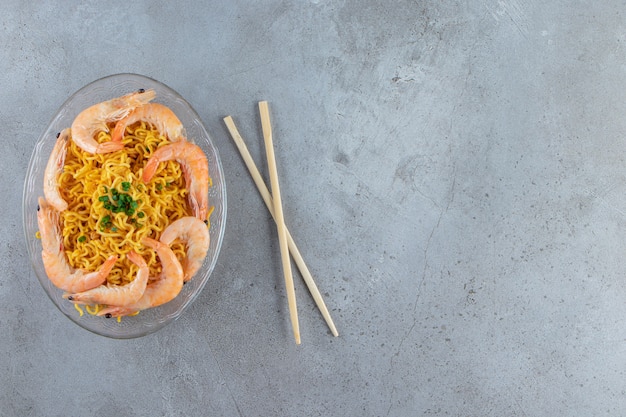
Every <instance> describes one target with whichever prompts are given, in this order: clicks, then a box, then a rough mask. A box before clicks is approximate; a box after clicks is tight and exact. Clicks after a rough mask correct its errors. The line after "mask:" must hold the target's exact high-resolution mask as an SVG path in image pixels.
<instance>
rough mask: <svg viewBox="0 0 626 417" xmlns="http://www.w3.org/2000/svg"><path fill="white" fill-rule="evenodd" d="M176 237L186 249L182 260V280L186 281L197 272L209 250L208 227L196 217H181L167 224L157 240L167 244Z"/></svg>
mask: <svg viewBox="0 0 626 417" xmlns="http://www.w3.org/2000/svg"><path fill="white" fill-rule="evenodd" d="M176 239H180V240H181V241H182V242H183V243H184V244H185V247H186V249H187V251H186V252H187V257H186V258H185V260H184V261H183V271H184V276H183V281H185V282H187V281H189V280H190V279H191V278H193V276H194V275H195V274H196V272H198V270H199V269H200V267H201V266H202V263H203V262H204V258H205V257H206V254H207V251H208V250H209V243H210V242H211V238H210V236H209V229H208V228H207V226H206V224H204V222H203V221H202V220H200V219H198V218H196V217H192V216H189V217H183V218H180V219H178V220H176V221H174V222H173V223H171V224H170V225H169V226H167V228H166V229H165V230H164V231H163V233H162V234H161V237H160V239H159V240H160V241H161V242H163V243H165V244H166V245H168V246H169V245H171V244H172V242H173V241H174V240H176Z"/></svg>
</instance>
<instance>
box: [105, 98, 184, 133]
mask: <svg viewBox="0 0 626 417" xmlns="http://www.w3.org/2000/svg"><path fill="white" fill-rule="evenodd" d="M138 121H146V122H148V123H151V124H153V125H154V126H155V127H156V128H157V130H158V131H159V132H160V133H161V134H163V135H166V136H167V138H168V139H169V140H170V141H171V142H178V141H180V140H185V129H184V127H183V124H182V123H181V121H180V120H179V119H178V117H177V116H176V114H175V113H174V112H173V111H172V110H171V109H170V108H169V107H167V106H164V105H163V104H159V103H148V104H146V105H143V106H141V107H137V108H136V109H134V110H133V111H132V112H130V114H129V115H128V116H126V117H124V118H123V119H121V120H120V121H119V122H117V123H116V125H115V129H113V133H112V134H111V140H113V141H116V142H121V141H122V139H124V133H125V132H126V127H127V126H130V125H132V124H133V123H136V122H138Z"/></svg>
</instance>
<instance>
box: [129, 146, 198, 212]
mask: <svg viewBox="0 0 626 417" xmlns="http://www.w3.org/2000/svg"><path fill="white" fill-rule="evenodd" d="M171 160H175V161H176V162H178V163H179V164H180V165H181V168H182V170H183V174H184V175H185V183H186V185H187V189H188V191H189V205H190V206H191V209H192V211H193V213H194V216H196V217H197V218H198V219H200V220H202V221H206V220H207V214H208V208H209V196H208V193H209V164H208V161H207V158H206V155H205V154H204V152H203V151H202V149H201V148H200V147H199V146H198V145H195V144H193V143H191V142H187V141H181V142H175V143H170V144H168V145H164V146H162V147H160V148H158V149H157V150H156V151H155V152H154V153H153V154H152V156H151V157H150V159H148V162H146V165H145V167H144V169H143V175H142V177H141V178H142V180H143V182H144V183H148V182H150V180H151V179H152V177H153V176H154V174H155V173H156V170H157V167H158V165H159V163H160V162H165V161H171Z"/></svg>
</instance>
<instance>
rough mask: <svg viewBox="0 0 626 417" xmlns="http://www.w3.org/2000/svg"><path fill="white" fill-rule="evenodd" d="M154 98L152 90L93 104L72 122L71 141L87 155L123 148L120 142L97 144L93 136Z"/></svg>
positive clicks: (154, 94) (106, 129)
mask: <svg viewBox="0 0 626 417" xmlns="http://www.w3.org/2000/svg"><path fill="white" fill-rule="evenodd" d="M154 97H156V93H155V91H154V90H139V91H136V92H134V93H130V94H126V95H125V96H121V97H117V98H114V99H111V100H107V101H103V102H101V103H98V104H94V105H93V106H91V107H88V108H87V109H85V110H83V111H82V112H81V113H80V114H79V115H78V116H76V118H75V119H74V121H73V122H72V140H73V141H74V143H76V145H77V146H78V147H79V148H81V149H82V150H84V151H85V152H88V153H92V154H94V153H109V152H115V151H119V150H120V149H122V148H123V147H124V144H123V143H122V142H121V141H109V142H104V143H98V142H97V141H96V140H95V139H94V135H95V133H96V132H99V131H108V127H107V123H109V122H116V121H118V120H120V119H122V118H124V117H126V116H127V115H128V114H129V113H130V112H131V111H132V110H133V109H135V108H136V107H139V106H142V105H144V104H146V103H148V102H149V101H151V100H152V99H154Z"/></svg>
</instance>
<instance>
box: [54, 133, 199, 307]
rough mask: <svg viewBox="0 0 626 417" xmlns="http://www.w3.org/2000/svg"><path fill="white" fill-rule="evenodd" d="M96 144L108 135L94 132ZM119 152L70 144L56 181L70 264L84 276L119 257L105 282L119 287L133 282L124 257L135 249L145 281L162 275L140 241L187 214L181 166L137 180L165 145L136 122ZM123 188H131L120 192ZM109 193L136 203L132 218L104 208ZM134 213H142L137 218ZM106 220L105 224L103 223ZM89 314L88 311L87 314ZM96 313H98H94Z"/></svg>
mask: <svg viewBox="0 0 626 417" xmlns="http://www.w3.org/2000/svg"><path fill="white" fill-rule="evenodd" d="M96 139H97V140H98V141H99V142H104V141H110V140H111V136H110V134H109V133H107V132H99V133H98V134H97V136H96ZM123 142H124V145H125V146H124V149H123V150H122V151H118V152H114V153H110V154H103V155H94V154H88V153H85V152H83V151H82V150H81V149H80V148H78V147H77V146H76V145H75V144H74V143H73V142H72V141H70V144H69V145H68V152H67V157H66V161H65V166H64V170H63V173H62V174H61V175H60V176H59V183H60V189H61V190H62V193H63V197H64V199H65V201H67V202H68V206H69V207H68V209H67V210H65V211H64V212H62V213H61V218H62V223H63V231H62V234H63V245H64V249H65V253H66V255H67V258H68V260H69V263H70V265H72V266H73V267H74V268H82V269H86V270H89V271H94V270H96V269H98V268H99V267H100V266H101V265H102V263H103V262H104V261H105V260H106V259H107V258H108V257H109V256H111V255H114V254H117V255H118V256H119V260H118V262H117V263H116V264H115V267H114V268H113V270H112V271H111V274H110V275H109V277H108V284H109V285H111V284H113V285H124V284H127V283H129V282H130V281H132V280H133V279H134V276H135V274H136V273H137V267H136V266H135V265H134V264H132V263H131V262H130V261H129V260H128V259H127V258H126V254H127V253H128V252H129V251H131V250H134V251H135V252H137V253H139V254H140V255H141V256H142V257H143V258H144V259H145V260H146V262H147V263H148V266H149V268H150V276H151V277H156V276H158V274H159V273H160V271H161V266H160V263H159V262H158V258H157V257H156V254H155V252H154V251H153V250H151V249H149V248H147V247H145V246H144V245H142V244H141V239H142V238H144V237H151V238H153V239H158V238H159V237H160V235H161V233H162V232H163V230H164V229H165V228H166V227H167V226H168V225H169V224H170V223H171V222H173V221H175V220H177V219H179V218H181V217H184V216H189V215H191V212H190V209H189V206H188V204H187V190H186V188H185V181H184V177H183V175H182V171H181V168H180V165H179V164H178V163H176V162H173V161H170V162H166V163H162V164H159V168H158V169H157V172H156V174H155V176H154V178H153V179H152V181H150V183H148V184H144V183H143V182H142V180H141V175H142V173H143V167H144V165H145V163H146V162H147V160H148V158H149V157H150V156H151V155H152V153H153V152H154V151H155V150H156V149H157V148H158V147H160V146H163V145H165V144H167V143H169V142H168V141H167V139H166V138H165V137H163V136H162V135H160V134H159V132H158V131H157V130H156V129H154V128H153V127H152V126H151V125H148V124H146V123H144V122H138V123H136V124H134V125H133V126H129V127H127V129H126V135H125V137H124V140H123ZM124 183H129V184H130V188H128V190H125V189H124V185H123V184H124ZM113 189H115V190H116V191H117V192H118V194H122V193H123V194H127V195H128V196H130V198H131V199H132V201H134V202H135V203H136V207H135V208H134V213H133V214H131V215H127V214H126V213H124V212H120V213H113V212H112V211H111V210H110V208H109V209H107V208H106V207H105V206H106V203H107V202H106V201H101V197H103V196H107V197H108V198H109V203H111V202H112V200H113V195H114V194H113V191H112V190H113ZM138 213H143V217H139V215H138ZM107 219H108V220H109V222H107V221H106V220H107ZM172 249H173V250H174V253H175V254H176V256H177V257H178V258H179V259H180V260H182V259H184V257H185V248H184V245H182V244H174V245H173V246H172ZM87 311H88V312H89V313H90V314H92V311H93V310H92V311H90V310H89V309H88V310H87ZM96 313H97V311H96Z"/></svg>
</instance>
